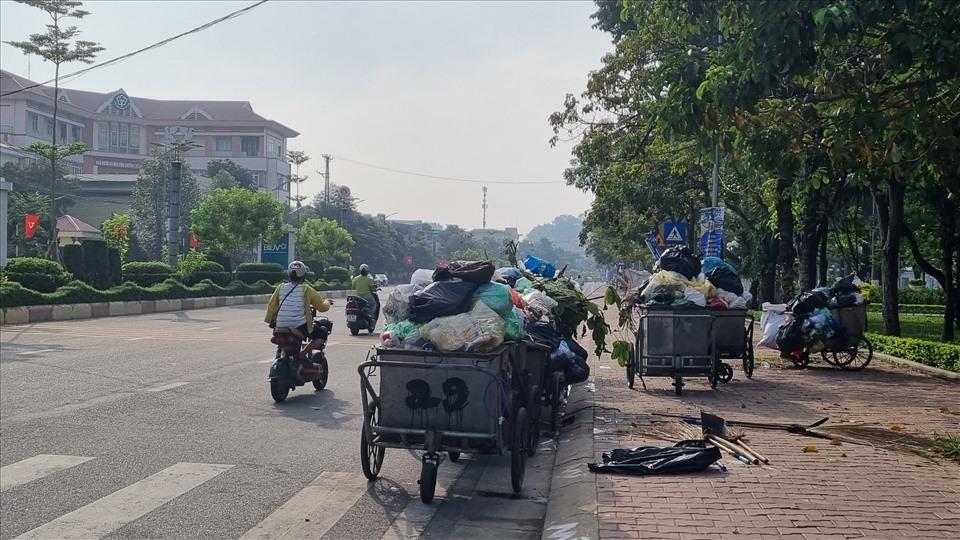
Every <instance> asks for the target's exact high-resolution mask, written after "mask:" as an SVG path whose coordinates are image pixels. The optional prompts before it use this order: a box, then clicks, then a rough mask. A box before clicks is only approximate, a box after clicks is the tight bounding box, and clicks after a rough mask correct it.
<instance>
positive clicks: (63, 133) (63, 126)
mask: <svg viewBox="0 0 960 540" xmlns="http://www.w3.org/2000/svg"><path fill="white" fill-rule="evenodd" d="M57 135H59V136H60V144H66V143H67V123H66V122H60V128H59V129H58V130H57Z"/></svg>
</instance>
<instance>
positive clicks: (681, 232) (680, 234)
mask: <svg viewBox="0 0 960 540" xmlns="http://www.w3.org/2000/svg"><path fill="white" fill-rule="evenodd" d="M663 243H664V244H667V245H673V246H679V245H683V244H686V243H687V224H686V223H680V222H679V221H668V222H666V223H664V224H663Z"/></svg>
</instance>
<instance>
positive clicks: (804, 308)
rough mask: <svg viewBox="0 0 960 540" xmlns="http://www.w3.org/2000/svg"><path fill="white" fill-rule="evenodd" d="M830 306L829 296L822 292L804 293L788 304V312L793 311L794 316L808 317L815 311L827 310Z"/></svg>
mask: <svg viewBox="0 0 960 540" xmlns="http://www.w3.org/2000/svg"><path fill="white" fill-rule="evenodd" d="M828 304H829V299H828V298H827V295H825V294H823V293H821V292H816V291H811V292H802V293H800V294H798V295H797V297H796V298H794V299H793V300H791V301H790V302H788V303H787V310H788V311H792V312H793V314H794V316H800V315H806V314H807V313H810V312H811V311H813V310H815V309H821V308H825V307H827V305H828Z"/></svg>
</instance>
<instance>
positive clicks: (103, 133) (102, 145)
mask: <svg viewBox="0 0 960 540" xmlns="http://www.w3.org/2000/svg"><path fill="white" fill-rule="evenodd" d="M97 150H102V151H104V152H108V151H110V122H97Z"/></svg>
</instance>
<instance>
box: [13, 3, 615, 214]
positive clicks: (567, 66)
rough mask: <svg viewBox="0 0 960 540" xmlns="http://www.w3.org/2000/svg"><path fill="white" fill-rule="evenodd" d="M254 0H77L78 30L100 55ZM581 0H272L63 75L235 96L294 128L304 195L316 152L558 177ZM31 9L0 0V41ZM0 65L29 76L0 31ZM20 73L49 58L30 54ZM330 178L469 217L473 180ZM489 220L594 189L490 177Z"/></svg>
mask: <svg viewBox="0 0 960 540" xmlns="http://www.w3.org/2000/svg"><path fill="white" fill-rule="evenodd" d="M252 3H253V1H252V0H251V1H245V2H232V1H189V2H186V1H184V2H178V1H131V0H125V1H114V2H100V1H88V2H85V3H84V6H85V9H88V10H89V11H91V12H92V14H91V15H90V16H88V17H86V18H85V19H83V20H82V21H80V22H79V23H78V26H79V27H80V28H81V30H82V31H83V34H82V35H81V38H82V39H88V40H92V41H98V42H100V43H101V44H102V45H103V46H105V47H106V51H104V52H103V53H101V56H100V59H101V60H105V59H108V58H112V57H114V56H118V55H120V54H124V53H127V52H130V51H133V50H136V49H138V48H141V47H143V46H145V45H148V44H151V43H153V42H155V41H159V40H161V39H164V38H166V37H169V36H172V35H175V34H178V33H180V32H182V31H184V30H187V29H189V28H192V27H194V26H199V25H200V24H202V23H205V22H207V21H210V20H212V19H215V18H217V17H219V16H222V15H225V14H226V13H229V12H230V11H233V10H235V9H238V8H240V7H243V6H246V5H249V4H252ZM593 10H594V5H593V3H592V2H574V1H561V2H349V3H346V2H343V3H341V2H321V1H292V0H271V1H270V2H267V3H266V4H264V5H262V6H260V7H258V8H256V9H254V10H253V11H251V12H249V13H247V14H245V15H243V16H242V17H239V18H237V19H233V20H230V21H226V22H224V23H221V24H219V25H217V26H215V27H213V28H211V29H209V30H206V31H204V32H201V33H198V34H195V35H191V36H188V37H186V38H182V39H180V40H177V41H175V42H173V43H171V44H169V45H167V46H165V47H162V48H160V49H157V50H154V51H149V52H146V53H143V54H140V55H138V56H135V57H133V58H131V59H129V60H126V61H124V62H122V63H119V64H117V65H114V66H108V67H105V68H102V69H97V70H94V71H93V72H91V73H89V74H87V75H84V76H82V77H79V78H78V79H76V80H75V81H72V82H70V83H69V84H67V85H65V86H66V87H67V88H79V89H83V90H93V91H99V92H109V91H112V90H115V89H117V88H120V87H122V88H124V89H125V90H126V91H127V92H128V93H129V94H130V95H132V96H142V97H150V98H157V99H227V100H247V101H250V102H251V103H252V104H253V107H254V110H255V111H256V112H257V113H259V114H260V115H261V116H264V117H267V118H271V119H273V120H276V121H278V122H281V123H283V124H286V125H288V126H290V127H292V128H293V129H296V130H297V131H299V132H300V133H301V135H300V136H299V137H297V138H295V139H292V140H291V141H290V143H289V148H290V149H299V150H304V151H306V152H307V153H308V154H309V155H310V156H311V157H312V158H313V159H312V160H311V161H310V162H308V163H307V169H306V171H301V172H309V173H310V179H309V180H308V181H307V182H306V183H305V184H304V185H303V186H302V187H301V189H302V190H305V191H306V192H307V194H313V193H316V192H318V191H320V190H321V189H322V186H323V181H322V178H320V176H319V175H318V174H316V172H315V171H316V170H318V169H319V168H321V166H322V159H321V158H320V154H322V153H329V154H332V155H333V156H335V157H336V156H341V157H344V158H348V159H351V160H356V161H363V162H367V163H372V164H376V165H380V166H385V167H389V168H394V169H402V170H408V171H415V172H422V173H427V174H433V175H439V176H453V177H461V178H469V179H484V180H515V179H526V180H555V181H561V180H562V177H561V175H562V172H563V169H564V168H565V166H566V165H567V163H568V162H569V159H570V144H569V143H568V144H565V145H564V144H561V145H558V147H556V148H550V146H549V144H548V139H549V138H550V136H551V131H550V128H549V126H548V125H547V116H548V115H549V114H550V113H551V112H553V111H555V110H557V109H559V108H560V106H561V104H562V103H563V98H564V95H565V94H566V93H568V92H572V93H577V94H579V93H580V92H581V91H582V90H583V88H584V85H585V81H586V77H587V73H588V72H589V71H590V70H592V69H594V68H596V67H597V66H598V65H599V62H600V58H601V57H602V56H603V54H604V53H605V52H607V51H608V50H610V48H611V46H610V42H609V39H608V38H607V36H606V35H605V34H602V33H601V32H599V31H597V30H593V29H592V28H591V23H592V21H591V20H590V19H589V16H590V14H591V13H592V12H593ZM45 22H46V19H45V15H43V14H41V13H39V12H38V11H37V10H35V9H31V8H27V7H25V6H22V5H20V4H15V3H13V2H11V1H9V0H0V39H2V40H20V39H25V38H26V37H27V35H28V34H29V33H32V32H37V31H40V30H41V29H42V25H43V24H45ZM0 65H2V67H3V68H4V69H6V70H9V71H12V72H14V73H18V74H20V75H24V76H26V75H27V59H26V57H25V56H23V55H22V54H21V53H20V52H19V51H17V50H15V49H13V48H12V47H10V46H8V45H0ZM81 67H83V65H71V66H68V67H67V68H66V69H65V70H64V71H65V72H67V73H71V72H73V71H75V70H77V69H80V68H81ZM30 69H31V78H32V79H33V80H35V81H44V80H47V79H50V78H51V77H52V76H53V66H52V65H50V64H45V63H43V62H42V61H41V60H40V59H38V58H36V57H34V58H33V59H32V60H31V65H30ZM331 179H332V180H333V181H334V182H336V183H343V184H347V185H349V186H350V187H351V188H352V190H353V194H354V196H356V197H358V198H359V199H361V200H362V201H363V202H362V203H361V204H360V207H361V209H362V210H363V211H365V212H370V213H385V214H393V213H396V215H395V217H396V218H403V219H423V220H428V221H438V222H441V223H456V224H459V225H461V226H464V227H467V228H473V227H479V226H480V222H481V217H482V214H481V208H480V206H481V185H479V184H465V183H457V182H449V181H441V180H431V179H426V178H418V177H412V176H404V175H399V174H394V173H390V172H384V171H381V170H376V169H371V168H366V167H362V166H359V165H356V164H353V163H348V162H346V161H344V160H336V159H335V160H334V161H333V163H332V165H331ZM488 187H489V193H488V204H489V210H488V213H487V223H488V226H490V227H497V228H501V227H509V226H518V227H519V228H520V230H521V231H522V232H525V231H527V230H529V229H530V228H531V227H533V226H535V225H537V224H540V223H544V222H548V221H550V220H551V219H552V218H553V217H554V216H556V215H558V214H579V213H580V212H583V211H584V210H586V209H587V208H588V206H589V202H590V196H589V195H586V194H583V193H580V192H579V191H577V190H576V189H574V188H571V187H567V186H565V185H563V184H562V183H557V184H550V185H495V184H489V185H488Z"/></svg>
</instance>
